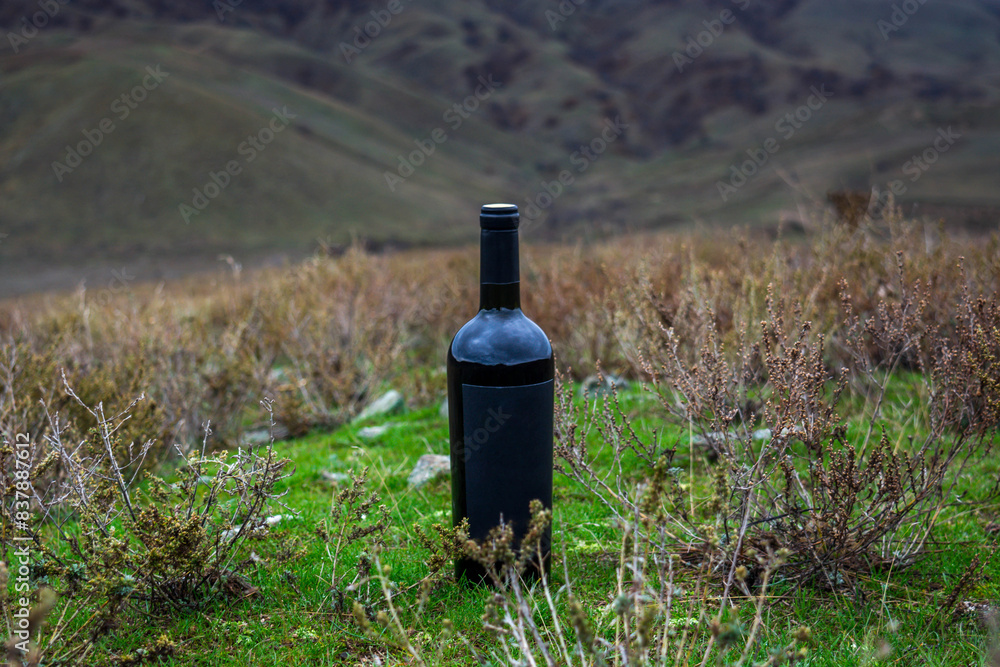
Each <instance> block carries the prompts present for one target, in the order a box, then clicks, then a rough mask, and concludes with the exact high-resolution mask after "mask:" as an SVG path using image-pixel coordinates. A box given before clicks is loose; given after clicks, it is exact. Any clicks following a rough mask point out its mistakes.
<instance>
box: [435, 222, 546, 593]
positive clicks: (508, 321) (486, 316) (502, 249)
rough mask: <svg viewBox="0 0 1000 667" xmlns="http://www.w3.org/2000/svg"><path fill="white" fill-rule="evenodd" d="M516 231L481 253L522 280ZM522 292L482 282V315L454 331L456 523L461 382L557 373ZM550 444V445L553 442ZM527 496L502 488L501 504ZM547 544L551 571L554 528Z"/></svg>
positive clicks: (474, 572) (479, 572)
mask: <svg viewBox="0 0 1000 667" xmlns="http://www.w3.org/2000/svg"><path fill="white" fill-rule="evenodd" d="M516 234H517V232H516V231H514V232H509V233H502V234H498V233H484V234H483V235H482V244H483V245H482V253H481V256H482V258H483V264H484V267H486V266H488V268H487V269H486V273H488V274H489V275H494V276H495V275H504V276H506V277H509V278H514V279H515V280H516V279H517V277H518V276H517V263H516V262H517V238H516ZM512 235H513V244H511V236H512ZM520 290H521V285H520V283H519V282H507V283H500V284H498V283H489V282H487V283H482V284H481V289H480V311H479V313H478V314H477V315H476V316H475V317H474V318H472V320H470V321H469V322H468V323H467V324H466V325H465V326H464V327H462V328H461V329H460V330H459V332H458V333H457V334H455V338H454V339H453V340H452V343H451V346H450V347H449V348H448V415H449V424H448V426H449V432H450V440H451V479H452V484H451V488H452V498H451V500H452V517H453V520H454V524H455V525H458V524H459V523H461V521H462V519H463V518H464V517H466V516H467V503H466V485H465V457H464V443H463V433H464V432H465V423H464V410H463V405H462V385H463V384H471V385H479V386H485V387H517V386H521V385H533V384H538V383H540V382H546V381H548V380H551V379H553V377H554V374H555V365H554V362H553V357H552V346H551V345H550V344H549V339H548V337H547V336H546V335H545V333H544V332H543V331H542V330H541V328H539V327H538V325H537V324H535V323H534V322H532V321H531V320H529V319H528V318H527V317H526V316H525V314H524V313H523V312H521V291H520ZM549 409H551V407H550V408H549ZM548 446H549V447H551V442H550V443H549V445H548ZM527 494H528V492H527V491H526V490H524V489H518V488H517V486H516V485H513V487H512V488H505V489H504V490H503V499H502V502H504V503H509V506H511V507H516V506H520V505H523V504H525V503H528V502H530V501H531V500H533V498H528V497H526V496H527ZM522 496H524V497H522ZM549 497H551V492H550V493H549ZM477 528H482V527H473V532H476V529H477ZM517 528H518V527H516V526H515V531H516V532H515V535H516V537H517V539H518V542H519V541H520V537H521V534H523V533H522V531H520V530H518V529H517ZM544 544H545V545H546V555H545V559H544V561H545V562H544V567H545V568H546V571H547V570H548V567H549V562H548V561H549V559H548V554H547V545H549V544H551V530H550V534H549V535H546V538H545V541H544ZM537 565H538V564H537V563H535V566H536V567H537ZM455 571H456V574H457V575H458V577H459V578H461V577H463V576H465V577H467V578H468V579H469V580H470V581H474V582H479V581H482V580H483V579H484V577H485V575H486V572H485V570H484V569H483V568H482V566H480V565H479V564H478V563H474V562H471V561H466V560H459V561H458V562H456V563H455Z"/></svg>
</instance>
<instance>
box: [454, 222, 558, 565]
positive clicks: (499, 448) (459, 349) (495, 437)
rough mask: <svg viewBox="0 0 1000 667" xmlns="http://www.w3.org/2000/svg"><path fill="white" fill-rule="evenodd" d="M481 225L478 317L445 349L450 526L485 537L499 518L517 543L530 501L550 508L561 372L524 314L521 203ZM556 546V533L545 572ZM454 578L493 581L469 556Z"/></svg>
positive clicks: (545, 556) (548, 536) (545, 552)
mask: <svg viewBox="0 0 1000 667" xmlns="http://www.w3.org/2000/svg"><path fill="white" fill-rule="evenodd" d="M479 222H480V228H481V230H482V231H481V233H480V244H481V245H480V300H479V313H478V314H477V315H476V316H475V317H474V318H472V320H470V321H469V322H468V323H467V324H466V325H465V326H463V327H462V328H461V329H460V330H459V332H458V333H457V334H455V338H454V339H453V340H452V342H451V347H449V349H448V406H449V412H448V414H449V424H448V425H449V430H450V441H451V499H452V519H453V522H454V525H458V524H459V523H461V521H462V519H463V518H468V520H469V536H470V537H471V538H473V539H477V540H481V539H483V538H485V537H486V536H487V534H488V533H489V531H490V529H492V528H494V527H496V526H497V525H499V524H500V521H501V517H502V519H503V521H504V522H505V523H508V524H510V525H511V526H512V527H513V529H514V535H515V544H516V545H519V544H520V540H521V538H522V537H523V536H524V534H525V532H526V531H527V529H528V523H529V521H530V518H531V513H530V509H529V505H530V503H531V501H532V500H535V499H537V500H540V501H541V502H542V504H543V505H544V506H545V507H547V508H551V507H552V423H553V405H554V394H553V392H554V382H553V380H554V374H555V365H554V362H553V357H552V346H551V345H550V344H549V339H548V337H547V336H546V335H545V333H544V332H543V331H542V330H541V329H540V328H539V327H538V325H537V324H535V323H534V322H532V321H531V320H529V319H528V318H527V317H526V316H525V315H524V313H523V312H521V283H520V271H519V264H518V233H517V228H518V222H519V216H518V211H517V206H515V205H513V204H487V205H485V206H483V208H482V212H481V213H480V216H479ZM550 542H551V529H550V530H549V531H547V532H546V535H545V537H544V540H543V560H544V562H543V566H544V567H545V569H546V570H548V567H549V557H548V556H549V546H550ZM534 566H535V567H536V568H537V566H538V563H537V562H536V563H534ZM455 572H456V574H457V575H458V577H459V578H461V577H462V576H463V575H464V576H466V577H468V579H469V580H471V581H482V580H483V579H484V578H485V576H486V571H485V569H484V568H483V567H482V566H481V565H479V564H478V563H475V562H473V561H469V560H465V559H460V560H458V561H457V562H456V563H455Z"/></svg>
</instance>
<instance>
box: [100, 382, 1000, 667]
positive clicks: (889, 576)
mask: <svg viewBox="0 0 1000 667" xmlns="http://www.w3.org/2000/svg"><path fill="white" fill-rule="evenodd" d="M905 388H906V378H903V379H901V380H900V383H899V389H900V391H901V392H903V391H905ZM649 398H650V397H649V396H648V395H647V391H644V390H642V389H633V390H629V391H626V392H624V394H623V396H622V399H623V404H624V405H625V406H626V407H627V411H628V413H629V415H631V416H632V418H633V423H634V424H637V425H638V428H639V431H640V433H641V435H642V436H643V437H653V435H652V432H653V430H654V429H655V430H657V431H658V432H659V437H660V438H662V439H664V440H665V441H672V440H675V439H676V440H679V441H681V442H683V440H684V438H685V437H686V435H687V434H686V433H684V432H682V431H673V432H671V431H668V432H666V433H664V432H663V431H662V430H661V429H660V426H661V417H660V415H659V414H658V412H657V410H655V409H651V408H652V406H653V405H655V401H650V400H649ZM389 421H390V423H392V424H394V426H393V427H392V429H391V430H390V431H389V432H388V434H387V435H386V436H385V437H384V438H381V439H380V441H379V442H377V443H374V444H373V443H369V442H366V441H363V440H361V439H359V438H358V435H357V433H358V430H359V428H361V427H360V426H348V427H344V428H341V429H339V430H337V431H334V432H332V433H325V434H315V435H310V436H308V437H305V438H302V439H298V440H295V441H290V442H284V443H279V444H278V445H277V447H276V448H277V451H278V453H279V454H280V455H282V456H288V457H289V458H291V459H292V461H293V462H294V464H295V474H294V475H293V476H292V477H291V478H290V479H289V480H287V482H285V483H283V484H282V485H281V490H282V491H287V495H286V496H284V498H283V499H282V502H283V503H284V504H286V505H287V507H288V509H284V508H278V507H276V508H275V511H280V512H281V513H282V516H283V517H285V518H284V519H283V520H282V521H281V522H280V523H279V524H277V525H276V526H275V527H273V528H271V529H270V530H269V531H268V534H267V536H266V537H265V536H261V537H260V539H253V540H250V541H249V542H248V544H247V548H248V549H249V550H251V551H252V552H253V553H255V554H256V556H257V557H256V558H254V560H253V562H251V563H250V564H249V565H248V566H247V568H246V569H245V571H244V573H245V575H246V576H247V578H248V580H249V583H250V584H251V585H252V586H253V587H254V588H253V593H252V594H250V595H249V596H248V597H247V598H245V599H240V600H234V601H231V602H229V603H224V604H220V605H218V606H217V607H215V608H213V609H211V611H210V612H209V613H199V612H190V613H186V614H181V615H179V616H177V617H171V618H165V619H164V618H156V619H155V620H153V619H149V620H144V619H143V618H142V616H136V617H133V618H127V619H123V620H122V625H121V626H120V627H118V628H117V629H116V631H115V632H114V633H113V636H111V637H107V638H105V639H103V640H101V641H100V642H99V644H98V645H97V646H96V647H95V648H94V650H93V652H92V654H91V660H93V662H91V663H90V664H103V663H107V664H134V662H129V660H130V659H131V660H135V661H139V658H138V657H137V656H138V654H137V653H136V648H137V647H143V648H145V649H146V650H155V647H156V645H157V641H158V640H159V639H160V637H161V636H166V637H168V638H169V640H170V642H171V645H172V646H173V648H172V649H171V652H172V655H171V656H170V657H166V658H165V659H163V660H162V661H161V662H160V663H158V664H166V665H187V664H198V665H232V664H248V665H250V664H269V663H272V662H273V663H296V664H330V665H337V664H362V665H372V664H379V663H378V662H377V661H378V660H381V664H406V663H408V662H411V661H412V658H410V657H409V656H408V655H407V653H406V651H404V650H403V649H401V648H398V647H394V646H392V645H393V644H394V643H395V641H394V639H393V636H392V634H391V632H389V631H388V630H386V631H379V632H376V633H375V634H374V635H373V636H366V635H365V634H364V633H363V632H362V631H361V630H360V629H359V627H358V625H357V622H356V620H355V619H354V617H353V616H352V614H351V613H350V609H349V608H347V609H345V602H344V600H343V599H342V598H341V597H340V594H338V590H339V591H340V592H341V594H342V593H343V591H344V590H345V589H347V586H346V585H345V584H346V583H347V582H353V581H356V580H357V575H358V557H359V555H360V552H361V550H362V547H361V546H354V547H352V548H348V549H345V550H344V553H343V554H342V555H341V562H340V564H339V566H338V568H337V572H336V574H334V573H333V572H332V569H331V564H332V559H331V556H330V554H329V552H328V543H327V542H324V541H323V540H321V539H319V538H318V537H317V534H316V528H317V526H318V525H319V524H320V523H321V522H323V521H330V520H331V504H332V503H334V499H335V496H336V494H337V493H338V491H339V490H341V489H343V488H344V487H345V486H350V482H349V481H340V482H331V481H329V480H328V479H327V477H326V476H324V473H340V474H344V473H347V474H351V473H353V474H355V475H359V474H360V473H361V471H362V470H365V469H367V470H368V480H369V481H368V485H367V488H370V489H372V490H374V491H375V492H377V493H378V494H379V496H380V503H381V504H384V505H385V506H386V508H388V511H389V529H388V531H387V532H386V534H385V546H384V547H383V548H382V549H381V551H380V554H379V557H380V562H381V563H382V564H383V565H385V566H388V567H389V568H391V569H390V570H389V571H388V572H387V574H386V577H385V579H386V584H387V586H389V590H391V591H393V594H394V595H393V601H394V604H395V605H396V606H397V607H398V608H399V609H400V610H401V612H400V613H401V618H400V620H401V622H402V624H403V625H404V626H405V627H406V628H407V630H408V631H409V633H410V634H409V641H411V642H412V643H413V645H414V646H415V647H417V650H418V651H419V653H420V655H421V656H422V657H423V659H424V660H425V664H428V665H437V664H441V665H451V664H454V665H466V664H474V663H476V662H477V661H476V660H475V658H474V654H473V651H472V649H470V648H469V646H468V645H466V644H465V640H467V641H468V642H469V644H471V646H472V647H474V649H475V651H476V652H478V654H479V655H480V656H482V657H483V658H485V659H486V660H488V661H490V662H493V664H503V663H504V661H503V659H502V657H501V656H502V654H500V652H499V649H498V648H497V644H496V642H497V640H496V638H495V636H494V635H493V634H492V633H490V632H488V631H486V630H484V629H483V622H482V616H483V614H484V611H485V606H486V605H487V604H488V603H489V602H490V601H491V599H492V597H493V595H494V593H493V591H492V590H491V589H488V588H476V587H471V586H468V585H464V584H461V583H455V582H451V581H439V582H437V583H436V584H435V585H434V587H433V588H432V589H431V590H430V591H429V593H428V594H427V596H426V600H425V601H424V602H423V603H422V610H421V611H418V606H421V603H420V598H421V590H420V583H421V581H422V580H423V579H424V578H426V577H428V576H429V574H430V568H429V566H428V565H427V564H426V561H427V560H428V559H429V557H430V555H431V554H430V552H429V551H428V550H427V549H425V548H423V547H421V545H420V544H419V542H418V540H417V538H416V530H417V529H418V528H419V529H422V530H424V531H429V530H430V529H431V526H432V525H433V524H445V525H448V524H450V520H451V516H450V489H449V482H448V479H447V478H439V479H437V480H436V481H434V482H431V483H429V484H428V485H427V486H426V487H423V488H420V489H413V488H411V487H409V485H408V484H407V481H406V477H407V475H408V474H409V472H410V469H411V468H412V467H413V464H414V463H415V462H416V460H417V459H418V458H419V457H420V456H421V455H423V454H426V453H437V454H441V453H447V423H446V421H445V420H444V419H443V418H442V417H441V416H440V414H439V410H438V409H437V407H436V406H429V407H427V408H423V409H418V410H413V411H410V412H408V413H406V414H405V415H398V416H393V417H391V418H389ZM690 451H691V450H690V449H689V448H687V447H684V446H681V447H680V449H679V451H678V459H677V461H676V464H677V465H678V466H680V467H682V468H684V469H685V471H688V470H690V471H691V472H692V473H693V477H691V478H690V482H691V483H692V484H693V485H694V487H695V488H694V489H693V490H692V495H693V496H694V499H695V502H699V503H700V502H703V501H704V500H705V498H706V497H707V495H708V494H707V492H706V489H705V488H704V487H705V485H706V481H707V480H708V479H709V478H710V476H711V470H710V467H709V466H707V464H706V462H705V460H704V458H703V457H702V456H701V455H700V454H699V453H698V452H697V451H696V452H695V455H694V456H693V457H692V456H691V455H690ZM605 454H606V452H605ZM998 468H1000V466H998V463H997V462H996V460H995V459H994V460H990V461H981V462H979V463H978V464H977V465H976V466H975V467H974V469H972V470H970V471H969V473H968V477H967V480H966V482H965V483H964V484H962V492H963V498H964V503H963V505H960V506H958V507H955V508H953V509H951V510H950V511H948V512H947V513H946V514H945V515H944V516H942V517H941V529H940V530H939V531H938V534H937V538H936V540H935V541H934V542H933V543H932V544H929V545H928V550H927V554H926V556H925V557H924V558H923V559H922V560H921V562H920V563H919V565H916V566H914V567H910V568H907V569H905V570H903V571H892V569H891V568H890V569H889V570H888V571H883V572H879V573H877V574H872V575H871V576H869V577H865V578H864V580H862V581H860V582H859V586H858V589H857V590H855V591H852V592H851V593H850V594H844V593H843V592H822V591H816V590H809V589H804V590H798V591H790V590H787V586H786V585H782V583H781V582H780V581H776V583H775V584H774V586H773V588H772V590H771V591H769V592H768V600H767V606H766V613H765V616H764V625H763V628H764V630H763V632H762V633H761V637H760V640H759V642H758V644H757V646H756V647H755V649H754V651H753V652H752V653H751V656H752V657H753V659H754V660H758V661H762V660H764V659H766V657H767V655H768V652H769V650H771V649H773V648H775V647H781V646H784V645H786V644H788V643H789V641H791V636H792V634H793V633H794V631H795V630H796V629H797V628H799V627H800V626H801V625H807V626H809V627H810V628H811V630H812V636H813V639H814V642H815V644H814V645H813V646H812V647H811V651H810V657H809V659H808V661H806V662H805V663H804V664H808V665H831V666H832V665H924V664H926V665H942V666H943V665H955V666H959V665H961V666H965V665H992V664H994V663H992V662H989V661H988V660H987V658H986V647H987V644H988V642H989V641H990V639H989V635H988V633H987V632H986V630H985V628H984V625H983V620H982V618H981V616H980V609H981V608H982V606H983V605H984V604H994V603H995V601H996V600H997V599H1000V588H998V581H1000V562H998V561H997V560H996V559H994V558H992V556H993V554H994V552H995V551H996V548H997V537H996V533H995V532H994V533H993V534H987V533H986V532H985V527H986V526H987V525H988V524H990V523H991V519H995V518H996V509H995V506H993V507H992V508H991V507H989V506H987V507H983V506H980V505H977V504H976V501H977V500H979V499H982V498H983V497H985V495H986V494H987V492H988V491H989V487H990V486H991V485H992V484H993V483H995V480H996V479H997V475H998V472H1000V469H998ZM553 522H554V543H555V551H556V555H555V559H554V562H553V573H554V575H553V582H552V586H553V589H556V590H559V591H560V594H559V597H558V599H557V602H556V606H557V608H558V609H560V610H561V611H563V612H565V609H566V588H565V587H566V586H571V587H572V591H573V593H574V595H575V596H576V597H577V598H578V599H579V600H580V602H581V603H582V604H583V605H585V607H586V609H587V611H588V612H589V613H590V614H591V616H592V617H593V618H594V619H595V626H596V629H597V631H598V632H600V633H602V634H604V635H606V636H607V637H608V638H609V639H610V638H613V636H614V632H615V628H614V623H613V619H614V617H615V615H614V613H612V612H611V605H612V602H613V600H614V598H615V597H616V596H617V595H618V592H619V591H618V581H617V576H618V564H619V558H620V549H621V539H622V530H621V528H620V527H619V526H618V525H616V521H615V519H614V516H613V515H612V513H611V512H610V511H609V510H607V509H606V508H602V507H601V506H600V505H595V503H594V501H593V498H592V496H591V495H590V494H589V492H588V491H587V490H586V489H584V488H583V487H581V486H580V485H579V484H577V483H575V482H572V481H570V480H568V479H566V478H565V477H561V476H557V478H556V492H555V500H554V518H553ZM289 552H293V553H294V555H293V556H291V557H290V554H289ZM977 556H978V557H979V558H981V559H982V560H983V562H984V563H986V566H985V568H983V569H982V570H981V571H979V572H978V573H977V575H976V580H975V581H974V582H973V584H972V586H971V587H969V588H968V589H966V590H965V592H964V594H963V595H962V596H961V599H960V600H958V601H957V604H953V605H949V606H944V604H943V603H944V601H945V600H947V599H948V598H949V596H950V594H951V593H952V592H953V591H954V589H955V587H956V583H957V582H958V581H959V580H960V579H961V577H962V574H963V573H964V572H965V571H966V570H967V569H968V567H969V565H970V563H971V562H972V559H973V558H974V557H977ZM779 573H780V570H779ZM697 577H698V572H697V570H696V569H695V568H688V569H685V568H683V567H679V568H678V572H677V579H676V582H677V583H678V584H679V586H680V587H681V588H682V589H685V591H686V595H688V596H690V595H692V593H693V592H694V590H695V580H696V579H697ZM370 587H371V588H375V589H377V587H378V583H374V584H367V585H360V586H358V587H357V588H356V589H355V590H354V591H351V592H349V593H347V595H346V599H347V600H352V599H359V600H362V601H366V602H365V603H366V604H371V606H372V608H375V609H379V608H381V605H383V604H384V600H383V599H382V595H381V593H379V592H373V591H372V590H369V588H370ZM331 589H332V590H331ZM538 594H540V593H537V592H536V595H538ZM717 595H718V592H717V591H710V592H706V594H705V596H704V601H705V602H704V605H705V611H706V612H709V613H711V611H712V610H713V600H714V599H715V597H717ZM734 602H735V603H736V604H737V605H738V608H739V614H740V617H741V618H742V619H743V621H744V622H745V625H747V626H749V624H750V621H751V620H752V618H753V602H754V601H753V599H752V598H750V599H736V600H734ZM967 603H968V604H967ZM695 608H696V609H697V605H696V607H695ZM693 618H694V620H695V621H696V625H695V626H694V627H698V626H702V627H703V626H705V625H707V619H704V618H701V619H699V618H698V617H697V616H696V615H695V616H693ZM447 621H450V623H451V624H452V625H451V627H453V628H454V630H453V631H454V632H455V633H457V635H459V636H461V637H464V640H463V641H458V640H457V639H456V637H455V636H447V635H445V634H444V632H445V623H446V622H447ZM543 622H546V623H550V622H551V619H545V621H543ZM678 627H680V628H683V627H684V625H683V624H680V623H678ZM387 644H388V645H389V646H390V647H387ZM703 644H704V637H702V638H701V641H699V642H697V643H695V646H693V647H692V650H691V651H690V652H691V653H692V654H693V657H692V661H693V662H694V663H695V664H697V663H698V662H700V659H701V652H700V651H699V650H696V648H695V647H697V646H703ZM498 654H499V655H498ZM738 654H739V652H738V651H732V652H730V653H728V654H724V658H723V664H733V663H734V662H735V658H736V657H737V656H738ZM130 656H131V658H130Z"/></svg>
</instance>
